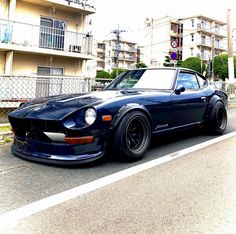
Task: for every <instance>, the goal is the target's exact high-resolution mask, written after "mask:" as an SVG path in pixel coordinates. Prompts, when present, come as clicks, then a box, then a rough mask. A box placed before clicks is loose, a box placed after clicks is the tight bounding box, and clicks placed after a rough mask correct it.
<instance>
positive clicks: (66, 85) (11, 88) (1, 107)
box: [0, 76, 236, 123]
mask: <svg viewBox="0 0 236 234" xmlns="http://www.w3.org/2000/svg"><path fill="white" fill-rule="evenodd" d="M110 82H111V79H103V78H101V79H96V80H93V79H89V78H85V77H65V76H50V77H47V76H34V77H29V76H0V123H6V122H8V119H7V114H8V113H9V112H10V111H12V110H14V109H15V108H18V107H19V105H20V103H21V102H24V101H27V100H31V99H33V98H41V97H46V96H53V95H58V94H66V93H87V92H90V91H94V90H101V89H103V88H104V87H106V86H107V85H108V84H109V83H110ZM212 85H214V86H216V87H217V88H218V89H220V90H223V91H225V92H226V93H227V94H228V99H229V105H235V104H236V84H228V83H225V82H212Z"/></svg>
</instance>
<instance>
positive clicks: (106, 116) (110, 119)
mask: <svg viewBox="0 0 236 234" xmlns="http://www.w3.org/2000/svg"><path fill="white" fill-rule="evenodd" d="M102 121H104V122H108V121H112V116H111V115H103V116H102Z"/></svg>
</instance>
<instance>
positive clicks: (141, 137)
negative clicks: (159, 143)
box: [113, 111, 151, 161]
mask: <svg viewBox="0 0 236 234" xmlns="http://www.w3.org/2000/svg"><path fill="white" fill-rule="evenodd" d="M150 141H151V126H150V123H149V120H148V119H147V117H146V116H145V114H143V113H142V112H139V111H133V112H130V113H128V114H127V115H125V116H124V118H123V119H122V120H121V122H120V124H119V126H118V128H117V130H116V132H115V135H114V139H113V149H114V150H115V153H116V155H117V156H118V157H119V158H121V159H125V160H128V161H136V160H139V159H141V158H142V157H143V155H144V154H145V153H146V151H147V150H148V147H149V145H150Z"/></svg>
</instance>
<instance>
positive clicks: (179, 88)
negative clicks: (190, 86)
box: [175, 84, 185, 95]
mask: <svg viewBox="0 0 236 234" xmlns="http://www.w3.org/2000/svg"><path fill="white" fill-rule="evenodd" d="M184 91H185V87H184V86H183V85H182V84H180V85H178V86H177V87H176V89H175V94H178V95H179V94H180V93H182V92H184Z"/></svg>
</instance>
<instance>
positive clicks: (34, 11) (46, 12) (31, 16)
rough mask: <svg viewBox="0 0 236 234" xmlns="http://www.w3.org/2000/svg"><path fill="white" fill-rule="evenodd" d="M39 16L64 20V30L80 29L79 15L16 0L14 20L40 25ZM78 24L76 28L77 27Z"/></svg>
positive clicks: (73, 30) (74, 30)
mask: <svg viewBox="0 0 236 234" xmlns="http://www.w3.org/2000/svg"><path fill="white" fill-rule="evenodd" d="M40 16H44V17H50V18H53V19H60V20H64V21H66V25H67V27H66V30H68V31H72V32H76V30H78V31H79V32H81V31H82V29H83V27H82V22H81V15H79V14H72V13H71V12H66V11H61V10H59V9H57V8H54V9H53V8H51V7H46V6H40V5H35V4H31V3H27V2H23V1H17V5H16V13H15V21H19V22H22V23H28V24H34V25H40ZM77 24H78V29H77Z"/></svg>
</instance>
